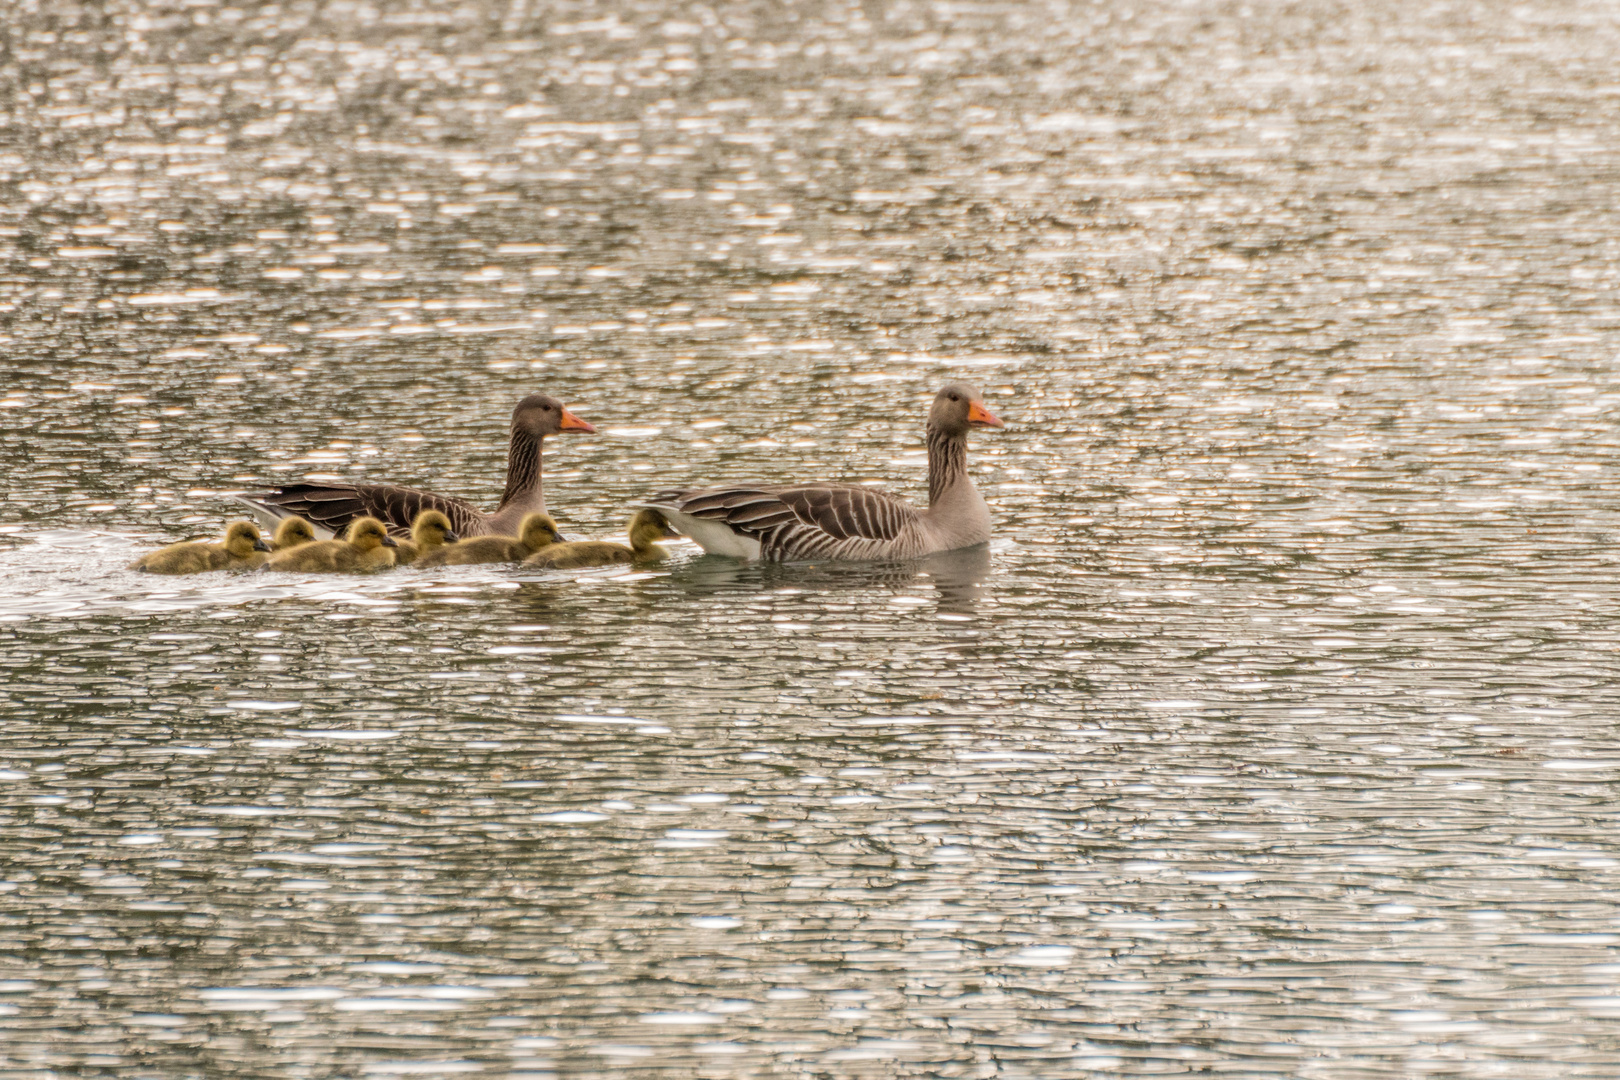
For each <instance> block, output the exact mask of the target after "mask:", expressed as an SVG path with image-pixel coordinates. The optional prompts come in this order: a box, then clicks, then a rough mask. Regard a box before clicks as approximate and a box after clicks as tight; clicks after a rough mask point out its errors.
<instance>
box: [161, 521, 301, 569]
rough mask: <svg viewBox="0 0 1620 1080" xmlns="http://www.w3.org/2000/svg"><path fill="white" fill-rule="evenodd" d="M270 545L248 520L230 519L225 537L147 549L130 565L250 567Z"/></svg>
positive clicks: (184, 567) (260, 562) (262, 557)
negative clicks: (147, 550) (217, 539)
mask: <svg viewBox="0 0 1620 1080" xmlns="http://www.w3.org/2000/svg"><path fill="white" fill-rule="evenodd" d="M269 550H270V545H269V544H267V543H265V542H264V540H263V539H262V538H261V537H260V536H259V527H258V526H257V525H255V524H253V523H252V522H251V521H233V522H231V526H230V528H228V529H226V530H225V539H224V540H221V541H219V542H218V543H213V544H203V543H198V542H197V541H195V540H191V541H187V542H186V543H183V544H170V545H169V546H168V547H166V548H159V549H158V550H156V551H149V552H147V553H146V554H145V555H142V556H141V557H140V558H138V559H136V560H135V561H134V562H132V563H130V564H129V568H130V569H131V570H139V571H140V572H142V573H145V574H201V573H205V572H207V571H209V570H251V569H253V568H254V567H256V566H259V565H260V564H262V563H263V562H264V554H263V553H264V552H266V551H269Z"/></svg>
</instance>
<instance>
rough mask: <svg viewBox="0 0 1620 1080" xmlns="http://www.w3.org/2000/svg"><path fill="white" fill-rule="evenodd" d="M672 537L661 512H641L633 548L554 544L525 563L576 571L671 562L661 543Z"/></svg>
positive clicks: (603, 542)
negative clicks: (585, 567)
mask: <svg viewBox="0 0 1620 1080" xmlns="http://www.w3.org/2000/svg"><path fill="white" fill-rule="evenodd" d="M669 534H670V530H669V521H668V520H667V519H666V518H665V517H664V515H663V514H660V513H659V512H658V511H657V510H639V511H637V512H636V516H635V517H633V518H631V519H630V546H629V547H625V546H624V545H623V544H615V543H613V542H612V541H610V540H575V541H573V542H571V543H567V544H551V545H550V546H548V547H543V548H541V549H540V550H539V551H537V552H535V553H534V554H533V555H530V556H529V557H528V558H527V559H524V560H523V562H524V565H526V566H548V567H551V568H552V569H555V570H572V569H576V568H578V567H581V566H611V565H613V564H614V563H630V562H657V561H659V560H661V559H667V558H669V549H667V548H666V547H664V545H663V544H660V543H659V542H658V541H660V540H662V539H663V538H664V537H666V536H668V535H669Z"/></svg>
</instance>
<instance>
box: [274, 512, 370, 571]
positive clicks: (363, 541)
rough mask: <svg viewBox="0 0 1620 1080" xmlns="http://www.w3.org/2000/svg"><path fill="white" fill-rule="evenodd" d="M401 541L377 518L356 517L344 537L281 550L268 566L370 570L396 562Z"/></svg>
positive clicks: (289, 569)
mask: <svg viewBox="0 0 1620 1080" xmlns="http://www.w3.org/2000/svg"><path fill="white" fill-rule="evenodd" d="M397 545H398V541H396V540H395V539H394V538H393V537H392V536H389V535H388V530H387V529H385V528H383V523H382V522H380V521H378V520H377V519H376V518H369V517H363V518H356V519H355V520H354V522H353V523H352V524H351V525H350V526H349V530H348V532H347V533H346V534H345V538H344V539H342V540H317V541H316V542H315V543H313V544H302V545H300V546H298V547H295V548H293V549H292V550H290V551H278V552H277V553H276V554H274V555H272V556H271V557H270V561H269V562H267V563H265V564H264V568H265V569H266V570H282V571H289V572H294V573H304V574H366V573H370V572H372V571H374V570H384V569H387V568H388V567H390V566H393V565H394V548H395V547H396V546H397Z"/></svg>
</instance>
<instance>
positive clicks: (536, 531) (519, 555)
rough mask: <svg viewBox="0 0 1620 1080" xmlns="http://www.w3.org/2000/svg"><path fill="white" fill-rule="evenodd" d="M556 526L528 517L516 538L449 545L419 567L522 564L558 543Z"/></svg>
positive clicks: (547, 516) (538, 517)
mask: <svg viewBox="0 0 1620 1080" xmlns="http://www.w3.org/2000/svg"><path fill="white" fill-rule="evenodd" d="M561 540H562V537H560V536H558V535H557V523H556V522H555V521H553V520H551V515H550V514H528V515H526V516H525V517H524V518H523V525H522V527H521V528H519V530H518V535H517V536H474V537H472V538H471V539H469V540H463V541H461V542H460V543H459V544H446V545H444V546H443V547H441V548H438V549H436V550H434V551H430V552H428V553H427V554H425V555H423V556H422V557H421V558H420V559H418V560H417V561H416V565H417V566H471V565H473V564H474V563H503V562H522V561H523V560H524V559H526V558H528V557H529V556H530V555H533V554H534V553H535V552H537V551H540V550H542V549H543V548H546V547H549V546H550V545H552V544H555V543H558V542H560V541H561Z"/></svg>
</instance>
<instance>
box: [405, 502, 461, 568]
mask: <svg viewBox="0 0 1620 1080" xmlns="http://www.w3.org/2000/svg"><path fill="white" fill-rule="evenodd" d="M459 539H460V537H459V536H457V535H456V532H455V530H454V529H452V528H450V519H449V518H447V517H445V516H444V515H443V514H441V513H440V512H439V511H437V510H424V511H422V512H421V513H420V514H417V515H416V521H415V522H414V523H413V524H412V525H411V538H410V539H409V540H401V541H399V547H398V548H397V549H396V550H395V552H394V565H396V566H409V565H411V564H412V563H414V562H416V561H417V560H418V559H420V558H421V557H422V556H424V555H428V554H431V553H432V552H434V551H437V550H438V549H439V548H441V547H443V546H444V545H446V544H454V543H456V542H457V541H458V540H459Z"/></svg>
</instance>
